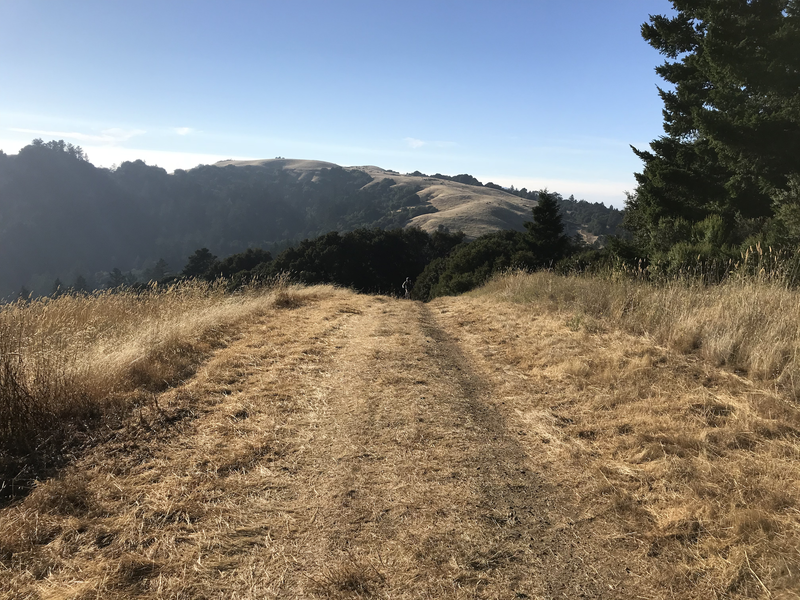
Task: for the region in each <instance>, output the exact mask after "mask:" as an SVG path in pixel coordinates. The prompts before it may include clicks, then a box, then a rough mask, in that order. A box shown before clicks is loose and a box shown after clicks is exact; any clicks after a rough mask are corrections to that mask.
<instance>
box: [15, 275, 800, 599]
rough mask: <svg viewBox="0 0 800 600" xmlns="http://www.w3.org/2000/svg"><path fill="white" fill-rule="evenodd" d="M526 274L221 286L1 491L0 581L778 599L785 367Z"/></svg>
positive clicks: (301, 591) (786, 544) (784, 510)
mask: <svg viewBox="0 0 800 600" xmlns="http://www.w3.org/2000/svg"><path fill="white" fill-rule="evenodd" d="M548 277H549V276H545V275H537V276H528V277H525V276H514V277H513V278H510V279H509V280H507V281H505V282H503V281H499V282H493V283H492V284H491V285H490V286H489V287H488V288H486V289H484V290H482V291H480V292H478V293H476V294H474V295H471V296H467V297H458V298H443V299H438V300H436V301H435V302H433V303H431V304H429V305H422V304H419V303H415V302H408V301H402V300H393V299H388V298H383V297H371V296H362V295H356V294H353V293H351V292H348V291H346V290H337V289H334V288H330V287H318V288H283V289H278V290H274V291H272V292H270V293H269V294H267V295H265V296H263V297H258V296H253V297H251V298H249V299H248V298H246V297H243V298H240V299H236V298H228V297H224V296H223V297H220V298H219V302H221V303H223V304H225V303H227V302H233V303H234V304H235V303H236V302H240V303H242V306H241V307H240V308H239V309H236V310H234V311H233V313H226V312H223V313H221V315H223V316H224V315H227V314H231V315H235V314H239V313H238V312H236V311H238V310H241V311H242V313H241V316H239V317H236V316H230V319H231V320H230V321H228V322H229V323H234V324H235V323H238V324H239V326H237V327H230V328H229V329H228V332H227V333H226V334H225V336H224V341H226V343H225V344H224V346H223V345H222V343H218V344H217V345H218V346H219V347H218V348H217V350H216V351H214V352H213V353H211V355H210V356H208V359H207V360H205V361H204V362H203V363H202V366H201V367H199V368H198V366H197V364H195V366H194V367H192V370H193V371H194V373H193V375H192V376H191V377H190V378H186V379H185V380H180V381H177V382H176V383H175V385H173V386H171V387H168V388H167V389H163V390H159V389H158V388H156V387H152V388H148V387H147V386H148V384H147V383H146V382H147V381H148V380H147V379H145V380H144V381H145V383H140V384H138V386H139V387H137V388H136V389H140V390H141V389H143V390H150V391H146V394H149V398H150V400H148V402H147V403H146V404H145V405H142V406H140V407H139V408H138V409H137V410H136V411H134V412H133V414H132V415H129V417H128V418H127V419H121V420H120V424H119V428H118V429H115V430H114V433H113V435H109V436H108V437H107V438H106V439H104V440H103V441H102V442H101V443H98V444H96V445H94V446H93V447H91V448H88V449H86V450H85V451H84V452H83V453H82V455H81V456H80V457H78V458H77V459H76V460H75V461H74V462H73V464H72V465H71V466H70V467H68V468H66V469H63V470H62V471H61V472H60V473H59V475H58V476H57V477H54V478H52V479H49V480H46V481H40V482H39V483H38V484H37V485H36V487H35V489H34V490H33V491H32V492H31V493H30V494H29V495H28V496H27V497H25V498H24V499H20V500H19V501H17V502H15V503H13V504H11V505H9V506H7V507H5V508H4V509H2V510H0V598H9V599H11V598H14V599H18V598H26V599H27V598H30V599H34V598H35V599H37V600H38V599H39V598H42V599H50V598H52V599H56V598H58V599H66V598H81V599H83V598H85V599H88V598H99V597H110V598H153V599H156V598H158V599H162V598H163V599H166V598H175V599H188V598H242V599H248V598H252V599H255V598H309V597H310V598H314V597H317V598H335V599H345V598H387V599H388V598H392V599H398V598H409V599H411V598H464V599H466V598H509V597H518V598H525V597H528V598H557V597H558V598H561V597H579V596H582V597H596V598H634V597H643V598H755V597H773V598H797V597H798V590H800V580H799V579H798V573H800V555H798V547H800V511H798V506H800V490H799V489H798V479H800V467H799V466H798V465H800V461H799V460H798V459H800V448H799V446H800V443H799V442H798V437H799V436H798V430H800V423H798V417H797V415H798V413H797V410H796V406H795V404H794V402H795V401H794V399H793V395H792V394H793V392H792V388H790V387H786V386H784V387H781V386H778V387H776V385H775V384H774V381H775V380H774V379H773V380H769V379H758V378H756V379H747V378H744V377H742V375H741V374H737V373H735V372H733V371H731V370H730V369H728V368H720V367H719V366H717V365H716V364H714V363H713V362H711V361H709V360H705V359H704V358H703V356H702V348H703V346H702V344H701V345H700V346H699V349H698V348H695V349H694V350H692V349H691V348H693V347H695V346H696V345H695V344H690V345H686V346H684V345H679V344H675V345H674V346H668V345H666V344H665V343H657V341H656V337H655V334H646V333H645V330H644V327H643V325H642V323H643V322H645V321H639V322H638V323H639V324H638V325H630V326H629V325H625V324H624V321H623V318H624V313H625V312H626V311H623V310H618V311H617V312H618V314H619V315H621V316H620V318H619V319H617V320H612V319H611V318H608V319H604V318H601V315H602V314H604V313H602V312H595V313H591V312H589V311H588V310H582V309H579V305H578V304H577V302H578V299H579V297H580V296H581V295H582V292H580V290H581V289H585V290H587V291H586V292H585V294H583V295H585V296H587V297H589V298H594V300H593V302H595V303H600V302H601V301H602V298H601V296H600V294H599V293H598V294H596V295H595V296H591V294H592V293H593V292H592V291H591V290H593V289H596V288H599V287H600V286H601V285H605V284H604V283H602V282H595V284H594V285H592V282H591V281H589V282H584V283H580V282H578V283H576V282H575V281H573V280H568V279H563V281H561V282H560V281H557V280H556V279H552V280H551V279H548ZM547 285H549V286H550V287H549V290H548V291H547V293H541V292H540V291H536V292H531V291H530V290H529V289H528V288H529V287H534V288H537V290H541V289H542V288H545V286H547ZM579 285H584V286H585V287H584V288H579V287H578V286H579ZM559 286H561V287H559ZM545 289H546V288H545ZM559 290H560V291H559ZM606 291H608V292H609V294H610V296H611V297H610V299H609V300H608V302H607V306H610V307H612V308H613V307H615V306H617V304H616V302H617V301H616V300H615V299H614V298H615V296H614V294H615V293H617V294H619V292H613V289H611V288H608V289H607V290H606ZM629 292H630V294H631V295H632V296H635V297H636V298H638V300H637V304H636V305H635V306H642V307H643V306H647V304H646V300H645V299H644V295H645V288H642V290H640V291H638V292H636V291H635V290H629ZM634 292H635V293H634ZM655 292H656V293H661V292H659V291H658V290H655ZM689 292H690V293H694V292H695V291H693V290H689ZM675 293H677V292H675ZM559 294H561V295H562V296H561V297H562V298H563V297H567V295H568V294H571V296H570V298H571V300H570V302H565V301H563V300H559V297H560V296H559ZM626 294H627V292H626ZM636 294H639V295H638V296H636ZM619 295H620V296H621V297H623V298H624V297H627V296H626V295H624V294H619ZM509 300H511V301H509ZM513 300H516V301H513ZM216 303H217V300H213V301H209V302H205V303H203V302H200V305H202V306H205V305H208V306H207V308H208V310H212V308H213V306H214V305H215V304H216ZM623 305H624V302H623ZM629 306H631V307H633V306H634V304H629ZM248 307H249V308H248ZM231 310H233V309H231ZM614 310H616V309H614ZM614 310H611V311H610V312H611V313H613V312H614ZM635 310H637V309H636V308H635V307H634V308H628V309H627V311H629V312H635ZM248 311H249V312H248ZM178 312H180V311H178ZM187 312H188V311H187ZM181 314H182V313H181ZM199 314H201V313H199ZM176 318H180V317H176ZM226 318H227V317H226ZM209 319H210V321H209V322H211V321H213V320H214V319H212V318H211V317H209ZM237 319H238V320H237ZM245 324H246V325H247V326H246V327H244V325H245ZM663 326H664V327H666V325H663ZM626 329H628V330H627V331H626ZM234 332H239V333H238V334H237V335H236V336H235V337H234ZM220 339H222V338H220ZM665 339H667V340H668V338H665ZM206 343H207V344H209V345H211V344H210V343H209V342H206ZM125 377H127V375H126V376H125ZM142 386H143V387H142ZM131 393H137V394H138V393H145V392H135V390H134V392H131ZM112 395H113V393H112ZM122 395H123V396H124V394H122ZM163 413H166V414H175V415H180V414H187V415H189V417H190V418H183V419H176V420H174V421H172V422H168V423H167V422H165V423H164V425H163V426H154V423H157V422H158V419H161V418H162V417H160V416H159V415H161V414H163Z"/></svg>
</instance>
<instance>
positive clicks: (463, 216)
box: [216, 159, 536, 238]
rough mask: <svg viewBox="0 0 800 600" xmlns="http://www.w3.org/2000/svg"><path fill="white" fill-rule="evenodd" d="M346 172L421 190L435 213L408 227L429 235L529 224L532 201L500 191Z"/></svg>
mask: <svg viewBox="0 0 800 600" xmlns="http://www.w3.org/2000/svg"><path fill="white" fill-rule="evenodd" d="M216 165H217V166H220V167H225V166H228V165H234V166H259V167H263V168H266V169H282V170H285V171H289V172H293V173H294V174H295V175H296V176H298V177H313V173H314V172H315V171H319V170H320V169H329V168H331V167H335V166H336V165H334V164H333V163H327V162H324V161H318V160H295V159H266V160H249V161H233V160H231V161H222V162H218V163H216ZM345 168H346V169H357V170H360V171H364V172H365V173H367V174H369V175H370V176H371V177H372V178H373V181H372V182H371V183H369V184H367V186H369V185H375V184H377V183H379V182H380V181H382V180H383V179H387V178H388V179H392V180H394V181H395V185H396V186H409V187H414V186H419V187H421V188H422V189H421V191H420V192H418V195H419V197H420V199H421V200H422V201H423V203H424V204H428V205H430V206H432V207H434V208H435V209H436V212H432V213H430V214H425V215H419V216H417V217H414V218H412V219H411V220H410V221H409V222H408V224H407V226H410V227H420V228H421V229H423V230H424V231H428V232H430V233H432V232H434V231H436V230H437V229H439V228H440V227H446V228H448V229H449V230H450V231H463V232H464V233H466V234H467V236H468V237H469V238H476V237H479V236H481V235H483V234H485V233H491V232H493V231H498V230H501V229H516V230H518V231H522V230H523V229H524V227H523V223H524V222H525V221H530V218H531V217H530V215H531V209H532V208H533V207H534V206H535V205H536V202H535V201H534V200H527V199H524V198H519V197H518V196H514V195H513V194H509V193H507V192H504V191H502V190H495V189H492V188H487V187H480V186H474V185H466V184H463V183H458V182H455V181H448V180H444V179H437V178H434V177H420V176H414V175H401V174H399V173H396V172H394V171H387V170H385V169H381V168H380V167H375V166H363V167H345Z"/></svg>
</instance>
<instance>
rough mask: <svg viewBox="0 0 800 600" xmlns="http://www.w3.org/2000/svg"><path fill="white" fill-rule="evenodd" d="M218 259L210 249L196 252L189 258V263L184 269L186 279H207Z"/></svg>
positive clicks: (201, 249)
mask: <svg viewBox="0 0 800 600" xmlns="http://www.w3.org/2000/svg"><path fill="white" fill-rule="evenodd" d="M216 260H217V257H216V256H214V255H213V254H211V251H210V250H209V249H208V248H200V249H199V250H195V252H194V254H192V255H191V256H190V257H189V262H188V263H186V266H185V267H184V268H183V275H184V276H185V277H205V276H206V275H210V274H211V271H212V268H213V267H214V263H215V261H216Z"/></svg>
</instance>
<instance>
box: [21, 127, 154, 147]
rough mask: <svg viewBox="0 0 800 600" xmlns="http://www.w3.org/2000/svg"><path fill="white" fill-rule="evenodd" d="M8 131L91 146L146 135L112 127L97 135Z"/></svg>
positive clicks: (45, 131)
mask: <svg viewBox="0 0 800 600" xmlns="http://www.w3.org/2000/svg"><path fill="white" fill-rule="evenodd" d="M9 130H10V131H16V132H18V133H30V134H33V135H44V136H48V137H58V138H67V139H72V140H78V141H79V142H88V143H91V144H110V145H114V144H121V143H123V142H127V141H128V140H129V139H131V138H132V137H135V136H137V135H142V134H144V133H147V132H146V131H144V130H142V129H120V128H118V127H112V128H110V129H103V130H102V131H101V132H100V133H99V134H94V133H81V132H79V131H50V130H45V129H22V128H19V127H11V128H10V129H9Z"/></svg>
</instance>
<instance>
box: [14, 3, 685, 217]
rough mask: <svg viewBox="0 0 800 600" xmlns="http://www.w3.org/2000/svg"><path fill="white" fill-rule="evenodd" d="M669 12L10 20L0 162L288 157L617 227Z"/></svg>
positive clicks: (485, 7) (296, 6) (182, 8)
mask: <svg viewBox="0 0 800 600" xmlns="http://www.w3.org/2000/svg"><path fill="white" fill-rule="evenodd" d="M669 10H670V3H669V2H668V1H667V0H620V1H618V2H613V3H597V2H592V1H590V0H579V1H578V2H572V3H569V4H565V3H558V2H555V1H538V2H521V1H520V2H517V1H513V2H512V1H508V2H500V3H497V2H492V3H490V2H486V1H484V0H480V1H477V2H471V3H469V4H468V5H464V4H462V3H456V2H451V1H447V2H445V1H439V2H433V3H431V2H425V3H423V2H419V1H416V0H415V1H412V2H402V3H400V2H382V3H372V2H367V1H345V2H339V3H329V2H323V1H321V0H306V1H298V2H293V3H282V2H281V3H279V2H253V1H243V2H237V3H234V4H222V3H214V2H187V1H178V2H170V3H168V4H164V3H156V2H152V1H150V0H148V1H144V2H139V3H134V4H130V3H128V4H118V3H108V2H101V1H99V0H89V1H86V2H81V3H69V4H67V3H52V2H47V1H45V0H25V1H22V0H6V1H5V2H2V3H0V57H2V58H0V79H2V81H3V82H4V84H3V92H2V94H0V149H2V150H4V151H5V152H6V153H8V154H14V153H16V152H17V151H18V150H19V149H20V148H22V147H23V146H25V145H27V144H28V143H30V141H31V140H32V139H33V138H43V139H45V140H49V139H64V140H65V141H68V142H71V143H73V144H77V145H80V146H82V147H83V148H84V150H85V151H86V153H87V154H88V155H89V159H90V160H91V162H93V163H94V164H95V165H98V166H106V167H109V166H112V164H115V163H116V164H119V163H121V162H123V161H125V160H135V159H137V158H141V159H143V160H145V161H146V162H147V163H148V164H158V165H160V166H162V167H164V168H166V169H167V170H169V171H172V170H174V169H175V168H191V167H193V166H196V165H197V164H201V163H213V162H216V161H218V160H222V159H227V158H235V159H258V158H272V157H275V156H285V157H291V158H305V159H317V160H324V161H329V162H333V163H336V164H340V165H343V166H351V165H367V164H374V165H378V166H381V167H384V168H388V169H394V170H397V171H400V172H411V171H415V170H420V171H423V172H426V173H436V172H440V173H445V174H451V175H454V174H457V173H470V174H472V175H474V176H476V177H477V178H478V179H480V180H481V181H483V182H488V181H493V182H495V183H498V184H500V185H505V186H509V185H514V186H516V187H527V188H529V189H537V188H542V187H548V188H550V189H551V190H554V191H557V192H559V193H561V194H564V195H565V196H568V195H570V194H574V195H575V196H576V197H577V198H582V199H586V200H588V201H591V202H604V203H606V204H611V205H614V206H617V207H622V206H623V203H624V198H625V196H624V192H625V191H631V190H633V188H634V187H635V181H634V178H633V173H634V172H635V171H640V170H641V168H642V165H641V163H640V161H639V160H638V159H637V158H636V157H635V156H634V154H633V153H632V152H631V150H630V147H629V146H630V145H634V146H636V147H639V148H643V147H646V146H647V144H648V143H649V142H650V140H652V139H654V138H655V137H657V136H659V135H660V134H661V133H662V125H661V123H662V114H661V101H660V99H659V97H658V95H657V93H656V85H657V84H658V83H659V81H660V80H659V79H658V78H657V76H656V74H655V72H654V67H655V66H656V65H657V64H659V63H660V62H661V59H660V57H659V56H658V54H657V53H656V52H655V51H654V50H653V49H652V48H650V47H649V46H648V45H647V44H646V43H645V42H644V40H642V39H641V36H640V33H639V28H640V26H641V24H642V23H644V22H645V21H647V19H648V16H649V15H650V14H659V13H661V14H663V13H668V12H669Z"/></svg>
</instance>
